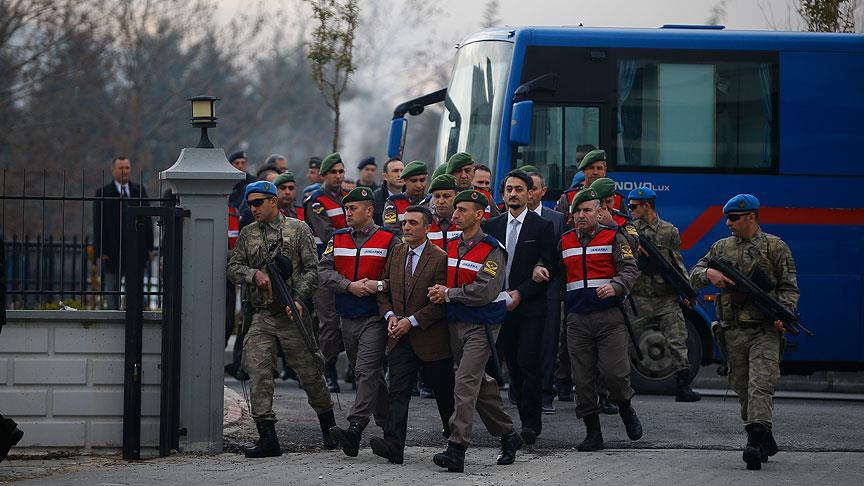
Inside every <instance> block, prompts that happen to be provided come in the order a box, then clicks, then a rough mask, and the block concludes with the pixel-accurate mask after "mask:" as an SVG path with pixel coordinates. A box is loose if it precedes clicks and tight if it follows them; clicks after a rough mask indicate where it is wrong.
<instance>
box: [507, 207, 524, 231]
mask: <svg viewBox="0 0 864 486" xmlns="http://www.w3.org/2000/svg"><path fill="white" fill-rule="evenodd" d="M527 214H528V208H527V207H524V208H522V212H521V213H520V214H519V216H516V217H513V214H512V213H511V212H510V211H509V210H508V211H507V226H508V227H509V226H510V223H512V222H513V220H514V219H515V220H516V221H519V224H525V216H526V215H527Z"/></svg>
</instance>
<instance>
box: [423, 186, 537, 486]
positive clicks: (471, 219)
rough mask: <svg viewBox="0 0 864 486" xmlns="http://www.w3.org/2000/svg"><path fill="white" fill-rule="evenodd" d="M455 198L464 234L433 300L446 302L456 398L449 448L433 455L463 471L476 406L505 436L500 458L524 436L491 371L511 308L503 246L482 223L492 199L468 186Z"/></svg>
mask: <svg viewBox="0 0 864 486" xmlns="http://www.w3.org/2000/svg"><path fill="white" fill-rule="evenodd" d="M454 201H455V205H456V210H455V211H454V212H453V221H454V222H455V223H456V225H457V226H458V227H459V229H460V230H462V235H461V236H460V237H459V238H458V239H456V240H453V241H451V242H450V243H449V244H448V246H447V258H448V264H447V285H440V284H438V285H434V286H432V287H430V288H429V300H430V301H431V302H432V303H433V304H441V303H446V304H447V305H446V307H447V320H448V321H449V322H450V326H451V327H450V346H451V348H452V350H453V359H454V361H455V362H456V387H455V389H454V395H455V401H456V404H455V411H454V412H453V416H452V417H451V418H450V434H451V435H450V439H449V441H448V442H447V449H446V450H445V451H444V452H442V453H439V454H435V457H434V458H433V461H434V462H435V464H436V465H437V466H438V467H444V468H447V470H448V471H456V472H463V471H464V470H465V450H466V449H467V448H468V445H469V444H470V442H471V426H472V423H473V421H474V410H475V409H476V410H477V413H479V414H480V418H481V419H482V420H483V424H484V425H486V430H488V431H489V433H490V434H492V435H494V436H497V437H500V438H501V454H499V455H498V458H497V463H498V464H500V465H504V464H512V463H513V461H514V460H515V459H516V451H518V450H519V448H520V447H522V443H523V442H522V437H520V436H519V434H518V433H516V431H515V430H514V429H513V420H512V419H511V418H510V416H509V415H507V412H505V411H504V403H503V402H502V401H501V396H500V395H499V393H498V383H497V382H496V381H495V379H494V378H492V377H491V376H489V375H488V374H487V373H486V363H487V362H488V361H489V358H490V357H492V356H495V354H494V352H493V350H494V346H495V340H496V339H497V337H498V333H499V331H500V329H501V324H502V323H503V322H504V317H505V314H506V312H507V308H506V306H507V300H508V299H507V298H508V297H509V296H508V295H507V294H506V293H505V292H502V290H503V289H504V277H505V272H504V269H505V267H506V256H505V252H504V248H503V247H502V246H501V244H500V243H499V242H498V241H497V240H496V239H495V238H492V237H491V236H487V235H486V234H484V233H483V231H482V230H481V229H480V222H481V221H482V220H483V212H484V208H486V207H487V206H488V205H489V200H488V199H486V196H484V195H483V194H482V193H481V192H479V191H475V190H468V191H462V192H460V193H459V194H458V195H457V196H456V199H455V200H454ZM496 359H497V357H496Z"/></svg>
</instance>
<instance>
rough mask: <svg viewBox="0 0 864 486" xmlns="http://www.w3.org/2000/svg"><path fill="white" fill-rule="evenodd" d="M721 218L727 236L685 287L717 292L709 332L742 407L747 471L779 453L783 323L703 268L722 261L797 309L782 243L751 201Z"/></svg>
mask: <svg viewBox="0 0 864 486" xmlns="http://www.w3.org/2000/svg"><path fill="white" fill-rule="evenodd" d="M723 214H725V215H726V227H727V228H729V230H730V232H731V233H732V236H728V237H726V238H724V239H722V240H720V241H717V242H716V243H714V244H713V245H711V248H710V249H709V250H708V254H707V255H705V256H704V257H702V259H700V260H699V262H697V263H696V266H695V267H693V270H691V272H690V283H691V284H692V285H693V286H694V287H696V288H697V289H701V288H705V287H707V286H708V285H709V284H710V285H714V286H715V287H717V288H718V289H720V295H718V296H717V301H716V306H717V319H718V320H719V324H718V323H715V324H714V326H713V327H714V329H713V330H714V333H715V337H716V338H717V343H718V344H719V345H720V349H721V350H722V351H723V354H724V356H726V362H727V364H728V366H729V386H731V387H732V389H733V390H734V391H735V393H736V394H737V395H738V402H739V403H740V404H741V419H742V420H743V421H744V429H745V431H746V432H747V445H746V447H745V448H744V454H743V457H744V462H746V463H747V469H761V467H762V462H766V461H767V460H768V456H773V455H774V454H776V453H777V450H778V449H777V443H776V442H775V440H774V433H773V431H772V426H771V417H772V414H773V408H774V403H773V398H774V387H775V386H776V385H777V381H778V380H779V379H780V358H781V357H782V353H783V345H784V339H783V330H782V329H783V328H782V323H779V322H772V320H771V319H770V318H769V317H767V316H765V314H763V313H762V312H761V311H760V310H759V309H758V308H757V307H756V306H755V304H753V303H752V302H750V301H749V300H748V299H747V297H746V296H745V295H742V294H739V293H736V292H735V289H734V287H733V282H732V281H731V280H730V279H729V278H727V277H726V276H725V275H723V274H722V273H720V272H718V271H717V270H714V269H711V268H708V259H709V258H723V259H725V260H727V261H729V262H730V263H731V264H732V265H733V266H734V267H735V268H736V269H738V270H740V271H741V272H742V273H743V274H744V275H752V274H753V273H754V272H756V273H761V274H763V275H764V277H765V280H767V281H768V282H769V283H770V286H771V290H770V292H769V293H770V294H771V295H772V296H773V297H774V298H776V299H777V300H778V301H779V302H780V303H781V304H783V305H785V306H786V307H788V308H789V310H791V311H794V310H795V308H796V306H797V305H798V297H799V291H798V282H797V278H796V273H797V272H796V269H795V260H794V259H793V258H792V252H791V251H790V250H789V247H788V246H787V245H786V243H784V242H783V240H781V239H780V238H778V237H776V236H774V235H769V234H768V233H764V232H762V229H761V228H760V227H759V200H758V199H756V197H755V196H753V195H750V194H738V195H737V196H735V197H733V198H732V199H730V200H729V202H727V203H726V205H725V206H723Z"/></svg>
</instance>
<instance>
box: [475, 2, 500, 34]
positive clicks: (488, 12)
mask: <svg viewBox="0 0 864 486" xmlns="http://www.w3.org/2000/svg"><path fill="white" fill-rule="evenodd" d="M500 10H501V5H500V4H499V2H498V0H486V5H484V6H483V20H482V21H481V22H480V27H483V28H484V29H486V28H489V27H495V26H496V25H501V19H500V18H498V15H499V14H500Z"/></svg>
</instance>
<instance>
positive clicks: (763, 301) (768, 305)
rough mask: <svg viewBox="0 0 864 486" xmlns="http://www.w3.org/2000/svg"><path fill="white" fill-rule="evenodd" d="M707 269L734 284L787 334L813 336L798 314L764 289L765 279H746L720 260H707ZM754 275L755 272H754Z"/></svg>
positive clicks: (736, 288) (738, 290)
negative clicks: (711, 269)
mask: <svg viewBox="0 0 864 486" xmlns="http://www.w3.org/2000/svg"><path fill="white" fill-rule="evenodd" d="M708 268H713V269H714V270H717V271H718V272H720V273H722V274H723V275H725V276H726V277H728V278H729V279H730V280H732V281H733V282H735V291H736V292H741V293H744V294H746V295H747V296H748V297H750V301H751V302H753V304H754V305H755V306H756V307H758V308H759V310H761V311H762V312H763V313H764V314H765V315H767V316H769V317H770V318H771V319H774V320H779V321H780V322H782V323H783V328H784V329H785V330H786V332H788V333H789V334H791V335H793V336H798V335H799V334H801V332H802V331H803V332H804V333H805V334H807V335H808V336H813V331H811V330H810V329H807V326H805V325H804V324H802V323H801V321H800V320H799V316H798V314H795V313H794V312H792V311H790V310H789V309H788V308H787V307H786V306H785V305H783V304H781V303H780V302H778V301H777V299H775V298H774V297H772V296H771V295H770V294H768V292H766V290H771V289H770V288H769V289H765V288H764V287H765V286H766V283H767V277H763V278H758V279H757V278H753V279H751V278H748V277H747V276H746V275H744V274H743V273H741V272H739V271H738V269H736V268H735V267H734V266H732V264H731V263H729V262H728V261H726V260H724V259H722V258H709V259H708ZM754 273H755V272H754ZM753 280H762V281H763V283H762V285H761V286H760V285H757V284H756V283H754V281H753Z"/></svg>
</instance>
